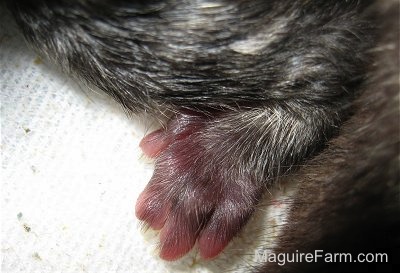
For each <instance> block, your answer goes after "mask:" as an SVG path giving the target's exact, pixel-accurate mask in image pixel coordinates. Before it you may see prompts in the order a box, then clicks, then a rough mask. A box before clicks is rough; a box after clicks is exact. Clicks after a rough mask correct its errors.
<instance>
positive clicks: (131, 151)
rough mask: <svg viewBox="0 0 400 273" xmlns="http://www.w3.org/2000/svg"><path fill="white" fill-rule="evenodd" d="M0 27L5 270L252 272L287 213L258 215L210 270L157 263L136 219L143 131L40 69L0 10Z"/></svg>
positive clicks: (104, 101) (99, 99) (102, 100)
mask: <svg viewBox="0 0 400 273" xmlns="http://www.w3.org/2000/svg"><path fill="white" fill-rule="evenodd" d="M0 20H1V22H0V64H1V65H0V83H1V152H2V174H1V183H2V198H1V202H2V203H1V206H2V253H1V254H2V271H3V272H52V273H53V272H96V273H98V272H143V273H145V272H149V273H150V272H151V273H154V272H222V271H230V272H246V271H247V270H246V269H245V266H246V265H248V264H249V263H252V261H253V260H254V250H255V249H256V248H260V247H261V246H259V245H260V242H261V241H262V240H261V238H263V237H264V236H265V235H264V233H263V232H264V229H265V228H266V227H267V226H268V227H269V228H270V229H269V230H268V231H267V232H266V233H267V234H269V235H276V233H277V230H278V229H277V226H279V225H278V223H280V222H282V221H283V220H284V216H283V214H282V213H281V212H282V211H284V210H285V208H286V205H284V204H283V203H282V202H277V203H276V204H278V205H276V206H271V207H270V208H269V209H268V210H264V208H263V207H261V208H263V209H260V210H258V212H257V214H256V216H255V217H254V218H253V220H252V221H251V222H250V224H249V225H248V226H247V227H246V228H245V230H244V231H243V232H242V235H241V236H239V237H238V238H236V239H235V240H234V241H233V242H232V243H231V244H230V246H229V247H228V248H227V250H226V251H225V252H224V253H223V254H222V255H220V256H219V257H218V258H217V259H215V260H213V261H202V260H201V259H199V258H198V257H197V256H196V253H195V251H192V253H190V254H189V255H188V256H187V257H185V258H184V259H181V260H180V261H177V262H173V263H167V262H164V261H162V260H160V259H159V258H158V257H157V255H156V251H155V249H156V247H155V246H156V243H157V237H156V233H155V232H146V233H143V232H141V229H140V223H139V222H138V220H137V219H136V218H135V216H134V205H135V200H136V198H137V196H138V194H139V193H140V192H141V190H142V189H143V188H144V186H145V185H146V183H147V181H148V180H149V178H150V177H151V173H152V165H151V163H150V162H148V161H146V160H145V159H144V158H143V157H142V156H141V152H140V150H139V148H138V143H139V141H140V139H141V138H142V137H143V136H144V134H145V131H146V130H145V129H144V128H146V127H145V126H143V125H141V124H142V123H140V122H138V121H136V120H135V119H133V118H128V117H127V116H126V115H125V114H124V112H123V111H122V109H121V108H120V107H119V106H118V105H117V104H116V103H114V102H113V101H111V100H110V99H109V98H108V97H106V96H104V95H99V94H95V93H94V92H92V91H90V90H88V89H85V88H83V87H81V86H79V85H77V84H76V83H75V82H74V80H72V79H70V78H68V77H67V76H65V75H64V74H62V73H60V72H58V71H56V69H54V67H52V66H50V65H48V64H46V63H44V62H43V61H42V60H41V59H40V58H39V57H38V56H36V55H35V54H34V53H33V51H32V50H30V49H29V48H28V47H27V46H26V44H25V42H24V41H23V39H22V37H21V35H20V34H17V31H16V27H15V24H14V23H13V21H12V19H11V17H10V15H9V14H8V13H6V12H5V10H4V8H1V7H0ZM272 215H274V217H273V216H272ZM272 237H273V236H272ZM271 246H272V242H271V244H269V245H267V247H271Z"/></svg>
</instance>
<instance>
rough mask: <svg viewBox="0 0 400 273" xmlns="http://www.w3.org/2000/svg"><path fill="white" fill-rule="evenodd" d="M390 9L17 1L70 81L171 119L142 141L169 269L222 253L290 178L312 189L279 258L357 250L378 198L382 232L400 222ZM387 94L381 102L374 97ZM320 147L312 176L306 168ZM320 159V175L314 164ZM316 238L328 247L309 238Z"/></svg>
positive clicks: (351, 4)
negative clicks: (269, 192)
mask: <svg viewBox="0 0 400 273" xmlns="http://www.w3.org/2000/svg"><path fill="white" fill-rule="evenodd" d="M388 3H389V4H388ZM390 4H391V5H392V6H396V2H394V4H393V2H391V1H388V2H386V4H382V3H378V2H377V3H375V2H374V1H333V0H327V1H277V0H276V1H262V0H254V1H222V0H220V1H213V2H211V1H172V0H171V1H132V2H131V3H129V1H117V2H114V1H106V0H103V1H94V0H93V1H89V0H88V1H83V0H82V1H77V0H76V1H9V3H8V5H9V7H10V9H11V10H12V11H13V13H14V15H15V18H16V20H17V23H18V24H19V25H20V26H21V28H22V30H23V33H24V35H25V37H26V39H27V40H28V42H29V43H30V44H32V45H33V46H34V47H35V48H36V49H37V50H39V52H41V54H42V55H43V56H45V57H47V58H48V59H50V60H52V61H53V62H55V63H57V64H58V65H61V67H62V68H63V69H64V70H65V71H66V72H68V73H70V74H72V75H74V76H75V77H77V78H79V79H81V80H83V81H84V82H86V83H87V84H89V85H91V86H95V87H97V88H99V89H101V90H103V91H104V92H106V93H108V94H110V95H111V96H112V97H114V98H115V99H116V100H117V101H118V102H120V103H121V104H122V105H123V106H124V107H125V108H126V109H127V111H129V112H134V113H137V112H141V111H145V112H148V113H150V114H152V115H154V116H165V115H170V116H171V118H170V120H169V122H168V123H167V124H166V126H165V128H164V129H163V130H162V131H158V132H157V133H155V134H154V135H152V137H149V138H145V140H144V142H143V147H144V150H145V152H146V150H147V151H148V154H151V155H152V156H155V157H156V168H155V173H154V175H153V178H152V179H151V181H150V183H149V185H148V187H147V188H146V189H145V191H144V193H143V194H142V195H141V197H140V198H139V201H138V205H137V209H136V212H137V215H138V217H139V218H140V219H142V220H144V221H146V222H147V223H148V224H149V225H150V226H153V227H155V228H161V227H163V230H162V232H161V242H162V244H161V256H162V257H163V258H165V259H168V260H172V259H176V258H179V257H181V256H182V255H184V254H185V253H186V252H187V251H188V250H190V249H191V248H192V246H193V244H194V243H195V241H196V240H198V242H199V247H200V253H201V254H202V255H203V256H204V257H206V258H209V257H213V256H215V255H217V254H218V253H219V251H221V250H222V248H223V247H224V246H225V245H226V244H227V242H229V240H230V239H231V238H232V237H233V236H234V235H235V234H237V232H238V231H239V230H240V229H241V227H242V226H243V225H244V224H245V223H246V222H247V220H248V218H249V217H250V215H251V214H252V212H253V211H254V208H255V205H256V204H257V203H258V202H259V200H260V198H261V196H262V194H263V192H264V191H265V189H266V186H268V185H270V184H271V183H273V182H274V181H276V180H277V179H279V178H280V177H282V176H283V175H284V174H285V175H286V174H287V173H289V172H290V171H294V172H295V173H296V177H303V178H304V180H305V181H306V182H304V185H303V186H302V187H301V189H300V192H299V194H298V195H297V197H296V198H295V199H294V207H293V209H292V215H291V219H292V220H289V226H288V228H287V230H286V232H285V233H284V235H283V236H282V238H281V244H280V246H278V248H277V251H288V252H290V251H293V250H294V249H302V250H304V251H305V250H310V249H314V247H317V246H320V244H325V246H326V247H327V249H332V250H334V249H338V247H337V245H336V242H338V238H336V237H337V236H339V237H341V236H342V237H345V238H353V239H354V240H356V239H360V238H358V237H357V236H351V234H353V231H352V227H358V228H361V227H364V226H365V225H370V224H371V223H372V222H370V220H366V219H367V218H369V216H370V215H373V216H375V215H377V214H378V212H377V211H375V209H374V208H375V206H370V204H371V203H370V202H372V204H376V205H377V206H378V205H381V206H383V207H384V209H383V210H384V211H385V212H386V211H387V212H388V215H389V216H388V219H386V218H385V224H383V225H382V228H383V230H386V228H388V229H390V230H392V224H393V227H395V226H396V225H397V226H398V212H399V204H398V203H397V204H396V200H397V201H398V168H397V166H398V165H396V163H398V161H397V160H398V159H397V156H398V127H396V126H398V123H397V125H393V126H392V127H387V126H384V127H381V126H383V120H390V121H392V120H396V119H397V116H398V109H395V108H396V107H395V106H396V103H397V104H398V98H397V94H395V93H396V91H398V90H396V88H397V89H398V82H396V81H395V80H393V79H391V78H390V77H392V76H393V75H392V74H393V73H396V71H397V73H398V63H394V60H393V59H392V58H389V59H387V61H388V62H390V65H389V66H388V67H389V68H390V69H389V68H388V71H389V72H388V73H391V74H389V75H386V74H384V73H383V72H382V71H383V70H384V69H385V68H384V65H383V63H382V58H383V57H382V56H385V55H383V54H387V55H388V56H392V57H393V54H394V53H393V48H388V49H385V48H384V47H385V45H391V44H393V46H395V47H396V45H397V44H396V43H395V42H393V40H394V39H393V37H391V39H389V38H387V37H386V36H384V35H381V34H382V32H384V31H385V30H384V29H383V28H382V25H381V22H384V23H386V24H387V25H388V26H387V27H389V26H392V25H393V24H394V22H395V20H396V16H398V14H394V15H393V14H392V15H391V16H388V17H387V18H385V15H386V14H388V13H385V12H387V11H382V10H384V8H387V7H385V5H387V6H389V5H390ZM382 7H384V8H382ZM393 31H394V32H398V28H396V27H395V28H394V30H393ZM382 48H383V49H382ZM395 57H398V56H397V55H395ZM373 58H375V59H373ZM374 65H375V66H374ZM368 71H372V74H369V73H368ZM370 73H371V72H370ZM374 75H378V76H376V77H375V76H374ZM379 75H381V76H380V77H379ZM389 76H390V77H389ZM389 78H390V79H389ZM387 81H388V82H389V83H388V85H385V83H386V82H387ZM387 86H390V87H387ZM375 90H378V91H379V92H380V94H382V97H383V99H382V101H379V100H376V99H375V100H374V98H371V96H373V92H374V91H375ZM360 94H361V96H360ZM359 96H360V97H359ZM357 97H359V98H358V99H356V98H357ZM355 99H356V102H355V103H354V100H355ZM365 105H367V106H368V107H367V108H368V109H364V107H365ZM349 117H351V119H350V120H348V122H347V123H346V125H345V126H344V127H343V129H342V130H341V131H340V130H339V129H338V128H339V126H340V125H341V124H342V123H343V122H344V121H346V120H347V119H348V118H349ZM393 122H394V121H393ZM396 128H397V131H396ZM375 132H376V135H374V133H375ZM337 134H339V136H337ZM332 137H335V138H334V139H333V140H332V141H331V142H330V144H329V147H326V143H327V141H328V140H329V139H330V138H332ZM396 137H397V139H396ZM380 139H382V142H383V144H382V145H380V143H378V142H379V140H380ZM152 146H159V147H160V148H159V149H156V151H153V150H152V149H153V148H151V147H152ZM366 146H368V147H366ZM372 147H376V148H374V149H375V150H376V152H374V153H371V152H370V150H368V149H370V148H372ZM393 149H394V150H393ZM150 150H151V152H149V151H150ZM321 151H322V152H321ZM393 151H394V152H393ZM153 152H154V154H153ZM318 152H321V154H319V155H318V156H316V157H314V158H313V159H311V161H310V162H309V163H308V164H310V167H305V168H302V169H301V170H298V168H297V166H298V165H299V164H303V163H304V162H306V160H307V159H309V158H310V156H314V155H316V154H317V153H318ZM382 161H387V162H388V166H381V165H380V164H381V162H382ZM321 162H322V165H323V166H324V167H321V168H316V167H313V165H314V164H316V163H318V164H321ZM337 162H339V163H340V164H339V163H337ZM353 162H357V163H359V164H356V165H353V164H351V163H353ZM314 175H315V177H314ZM378 177H382V179H383V180H384V182H381V183H377V182H376V180H377V179H378ZM295 180H301V179H299V178H296V179H295ZM317 183H318V184H317ZM353 187H355V188H356V189H358V188H360V189H361V190H360V191H357V190H353ZM375 187H376V190H373V189H375ZM382 198H383V199H382ZM396 198H397V199H396ZM308 199H311V200H308ZM370 199H371V200H372V201H369V200H370ZM315 200H323V201H322V202H321V203H318V202H315V203H313V202H314V201H315ZM349 200H351V201H349ZM305 201H308V202H311V203H312V204H314V205H313V206H308V205H307V206H305V205H304V202H305ZM342 203H344V205H342ZM386 206H388V208H387V209H386ZM363 209H365V210H366V212H365V216H362V215H364V214H360V212H359V211H360V210H361V211H362V210H363ZM321 210H322V211H323V212H324V213H325V214H326V215H325V214H324V215H321V213H320V212H318V211H321ZM396 213H397V215H396ZM331 214H335V215H338V216H335V217H330V216H329V215H331ZM327 215H328V216H327ZM355 215H356V216H359V217H360V219H359V218H358V217H355ZM393 215H395V216H394V218H393V219H392V217H390V216H393ZM349 219H350V220H349ZM374 219H376V217H374ZM311 223H312V224H311ZM321 223H324V224H323V225H321ZM386 223H387V225H386ZM325 225H329V226H335V229H333V230H331V229H330V228H325ZM309 232H312V233H313V234H314V235H315V238H317V239H316V240H305V239H304V238H305V237H306V236H307V234H308V233H309ZM368 236H369V237H370V236H371V234H370V233H368ZM393 236H395V237H396V238H395V239H396V240H393V241H392V242H391V244H389V243H390V242H384V243H382V244H383V246H387V245H391V246H394V245H395V244H396V246H398V245H397V244H398V235H397V232H396V233H393ZM292 238H294V239H293V242H292ZM301 240H305V241H306V242H307V243H305V247H304V248H302V247H303V246H302V245H299V244H298V243H299V241H301ZM377 240H378V239H377ZM350 241H351V240H349V242H350ZM357 242H359V243H361V245H363V243H364V242H363V241H362V240H361V239H360V240H357ZM352 245H353V246H354V245H356V244H354V243H351V245H350V246H352ZM340 246H342V245H340ZM356 249H357V251H358V250H359V248H356ZM273 266H274V265H267V268H268V267H273ZM292 266H294V265H292ZM301 266H304V265H301ZM290 268H291V267H290V266H288V267H285V268H282V267H277V268H274V269H273V270H275V271H278V270H286V269H287V270H289V269H290ZM268 270H269V269H268ZM290 270H294V269H290ZM273 272H274V271H273Z"/></svg>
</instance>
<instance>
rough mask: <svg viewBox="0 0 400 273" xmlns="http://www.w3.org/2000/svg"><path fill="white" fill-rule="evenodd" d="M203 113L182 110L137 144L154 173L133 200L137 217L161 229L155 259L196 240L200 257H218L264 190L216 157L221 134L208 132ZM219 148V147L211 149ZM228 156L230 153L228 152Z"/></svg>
mask: <svg viewBox="0 0 400 273" xmlns="http://www.w3.org/2000/svg"><path fill="white" fill-rule="evenodd" d="M207 124H208V120H207V118H206V117H204V116H200V115H192V114H182V115H180V116H178V117H177V118H175V119H173V120H172V121H171V122H170V123H169V125H168V126H167V128H166V129H165V130H158V131H155V132H153V133H151V134H149V135H148V136H146V137H145V138H144V139H143V140H142V142H141V144H140V146H141V148H142V150H143V151H144V153H145V154H146V155H148V156H150V157H155V158H156V162H155V171H154V174H153V177H152V178H151V180H150V182H149V184H148V185H147V186H146V188H145V189H144V191H143V192H142V193H141V195H140V196H139V198H138V201H137V203H136V216H137V217H138V218H139V219H140V220H142V221H144V222H145V223H146V224H147V225H148V226H150V227H151V228H153V229H157V230H158V229H159V230H160V257H161V258H163V259H165V260H176V259H178V258H180V257H182V256H183V255H185V254H186V253H187V252H189V251H190V250H191V249H192V248H193V247H194V245H195V243H196V242H197V243H198V248H199V252H200V255H201V256H202V257H203V258H205V259H209V258H213V257H215V256H217V255H218V254H219V253H220V252H221V251H222V250H223V249H224V248H225V246H226V245H227V244H228V243H229V242H230V241H231V239H232V238H233V237H234V236H235V235H236V234H237V233H238V232H239V231H240V230H241V228H242V227H243V226H244V224H245V223H246V222H247V220H248V219H249V217H250V216H251V214H252V213H253V211H254V207H255V204H256V203H257V202H258V200H259V198H260V196H261V194H262V192H263V189H262V188H261V187H260V186H256V185H255V184H254V183H252V182H251V181H252V180H251V177H250V175H249V174H247V173H246V172H243V171H240V168H238V167H237V166H235V164H234V163H235V162H238V160H240V159H238V158H229V156H228V155H229V152H228V153H227V154H226V155H225V156H224V157H221V156H220V155H221V148H222V146H225V147H224V149H225V148H226V149H227V148H229V147H226V144H227V143H221V145H219V143H218V141H223V140H224V139H225V138H224V136H221V135H213V134H211V133H210V132H209V131H207V130H208V128H207ZM216 147H218V148H216ZM232 155H233V154H232Z"/></svg>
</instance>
